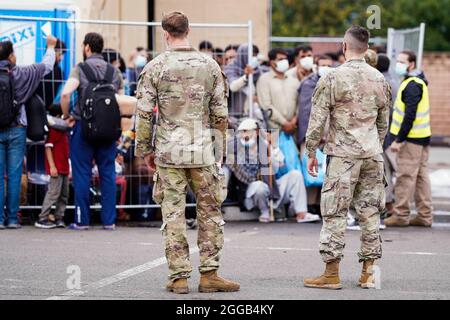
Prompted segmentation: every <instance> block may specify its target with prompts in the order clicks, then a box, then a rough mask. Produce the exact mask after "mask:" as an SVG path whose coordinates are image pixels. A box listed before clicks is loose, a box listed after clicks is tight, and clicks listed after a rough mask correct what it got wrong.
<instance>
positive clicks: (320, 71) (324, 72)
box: [317, 66, 331, 77]
mask: <svg viewBox="0 0 450 320" xmlns="http://www.w3.org/2000/svg"><path fill="white" fill-rule="evenodd" d="M330 71H331V68H330V67H328V66H320V67H319V69H318V70H317V74H318V75H319V77H324V76H326V75H327V74H328V73H329V72H330Z"/></svg>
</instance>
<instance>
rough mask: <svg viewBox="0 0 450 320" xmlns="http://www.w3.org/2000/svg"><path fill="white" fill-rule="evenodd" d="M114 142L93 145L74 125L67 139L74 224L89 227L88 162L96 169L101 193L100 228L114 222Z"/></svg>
mask: <svg viewBox="0 0 450 320" xmlns="http://www.w3.org/2000/svg"><path fill="white" fill-rule="evenodd" d="M116 152H117V151H116V142H113V143H110V144H107V145H94V144H91V143H90V142H89V141H86V140H85V139H84V138H83V135H82V132H81V124H80V122H79V121H77V123H76V125H75V127H74V129H73V131H72V136H71V138H70V159H71V163H72V182H73V187H74V190H75V223H77V224H78V225H80V226H87V225H89V218H90V209H89V189H90V187H91V181H92V161H93V160H95V163H96V164H97V167H98V172H99V175H100V184H101V192H102V200H101V205H102V211H101V219H102V223H103V225H112V224H114V223H115V221H116V189H117V186H116V168H115V161H116Z"/></svg>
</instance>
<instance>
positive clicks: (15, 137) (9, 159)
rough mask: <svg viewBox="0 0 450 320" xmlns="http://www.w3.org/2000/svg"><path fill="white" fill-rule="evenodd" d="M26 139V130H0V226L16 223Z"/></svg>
mask: <svg viewBox="0 0 450 320" xmlns="http://www.w3.org/2000/svg"><path fill="white" fill-rule="evenodd" d="M26 137H27V129H26V128H18V127H16V128H8V129H4V130H0V174H1V176H0V224H4V223H5V222H7V223H8V224H16V223H18V219H17V212H18V211H19V200H20V192H21V183H20V182H21V178H22V167H23V159H24V156H25V146H26ZM5 172H6V175H7V177H8V178H7V195H6V211H5V209H4V208H5V180H4V174H5ZM5 213H6V215H5ZM6 217H7V219H6ZM5 220H6V221H5Z"/></svg>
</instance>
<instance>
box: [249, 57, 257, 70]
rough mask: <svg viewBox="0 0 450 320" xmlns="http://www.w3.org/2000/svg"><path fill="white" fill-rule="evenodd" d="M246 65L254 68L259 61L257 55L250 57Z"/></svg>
mask: <svg viewBox="0 0 450 320" xmlns="http://www.w3.org/2000/svg"><path fill="white" fill-rule="evenodd" d="M248 65H249V66H250V67H252V69H256V68H257V67H258V66H259V61H258V58H257V57H252V58H251V59H250V61H249V62H248Z"/></svg>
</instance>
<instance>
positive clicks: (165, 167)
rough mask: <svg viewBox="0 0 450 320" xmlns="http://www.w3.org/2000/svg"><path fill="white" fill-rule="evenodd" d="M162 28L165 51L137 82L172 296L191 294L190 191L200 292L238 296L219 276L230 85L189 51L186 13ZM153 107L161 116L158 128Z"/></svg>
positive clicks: (167, 19)
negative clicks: (221, 168)
mask: <svg viewBox="0 0 450 320" xmlns="http://www.w3.org/2000/svg"><path fill="white" fill-rule="evenodd" d="M162 27H163V30H164V36H165V40H166V42H167V43H166V44H167V46H168V50H167V51H166V52H164V53H162V54H160V55H159V56H157V57H156V58H155V59H154V60H152V61H151V62H150V63H149V64H147V66H146V67H145V68H144V70H143V71H142V73H141V75H140V79H139V83H138V89H137V99H138V111H137V120H136V121H137V124H136V128H137V129H136V134H137V135H136V144H137V146H136V154H137V156H141V157H144V159H145V160H146V162H148V164H149V166H150V167H154V166H155V164H156V173H155V175H154V183H155V184H154V186H153V198H154V200H155V202H157V203H159V204H161V210H162V215H163V225H162V228H161V230H162V232H163V235H164V239H165V248H166V257H167V262H168V266H169V271H170V276H169V283H168V285H167V289H168V290H169V291H171V292H175V293H188V292H189V287H188V282H187V279H188V278H189V277H190V274H191V272H192V267H191V263H190V259H189V245H188V241H187V236H186V221H185V216H184V212H185V205H186V188H187V186H188V185H189V186H190V187H191V188H192V190H193V192H194V193H195V196H196V200H197V219H198V224H199V233H198V246H199V249H200V268H199V270H200V273H201V280H200V285H199V290H200V291H201V292H216V291H237V290H239V284H238V283H235V282H232V281H228V280H225V279H222V278H220V277H218V276H217V270H218V268H219V258H220V254H221V251H222V247H223V243H224V234H223V233H224V224H225V222H224V221H223V217H222V213H221V210H220V206H221V204H222V201H223V200H224V199H223V194H222V188H221V187H222V184H221V182H222V181H223V179H222V177H221V176H220V175H219V165H220V164H218V162H221V161H222V155H223V150H224V148H225V144H226V130H227V121H228V112H227V92H228V89H227V86H226V79H225V76H224V75H223V74H222V72H221V69H220V67H219V66H218V64H217V63H216V62H215V61H214V60H213V59H211V58H210V57H208V56H207V55H204V54H202V53H199V52H198V51H196V50H195V49H193V48H192V47H191V46H190V45H189V42H188V40H187V34H188V31H189V22H188V19H187V17H186V16H185V15H184V14H183V13H180V12H173V13H170V14H167V15H166V16H164V18H163V21H162ZM155 105H157V107H158V116H157V120H156V122H155V123H156V127H153V126H152V123H153V122H152V120H153V116H154V115H153V109H154V107H155ZM212 129H213V130H214V131H215V132H214V134H215V135H214V138H215V139H214V142H213V132H212V131H213V130H212ZM153 136H155V139H154V145H155V146H154V148H153V146H152V137H153ZM216 159H217V160H216Z"/></svg>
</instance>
